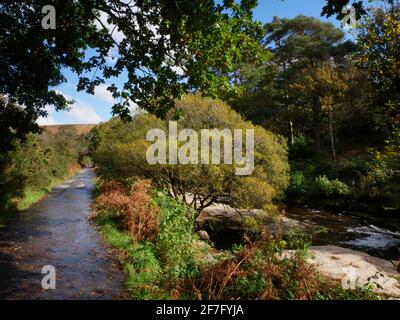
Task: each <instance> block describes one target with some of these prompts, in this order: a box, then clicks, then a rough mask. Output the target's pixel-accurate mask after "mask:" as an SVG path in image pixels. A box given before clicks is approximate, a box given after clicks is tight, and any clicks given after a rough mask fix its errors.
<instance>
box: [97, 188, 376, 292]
mask: <svg viewBox="0 0 400 320" xmlns="http://www.w3.org/2000/svg"><path fill="white" fill-rule="evenodd" d="M133 196H135V195H133ZM115 199H117V198H110V199H109V200H110V201H112V200H115ZM104 200H105V198H103V201H100V202H96V211H95V214H94V216H93V218H95V220H96V223H97V225H98V226H99V229H100V231H101V233H102V234H103V236H104V238H105V240H106V241H107V242H108V243H109V244H110V245H111V246H113V247H114V248H117V249H119V250H120V252H121V253H122V257H123V270H124V271H125V273H126V275H127V279H126V282H125V287H126V289H127V290H129V291H130V292H131V299H135V300H149V299H151V300H158V299H212V300H213V299H217V300H219V299H225V300H231V299H272V300H275V299H284V300H292V299H312V300H370V299H379V296H377V295H376V294H374V293H373V292H372V291H371V290H370V288H360V289H357V290H344V289H341V287H340V284H339V283H336V282H334V281H332V280H330V279H328V278H326V277H325V276H323V275H322V274H320V273H319V272H317V270H315V269H314V268H313V267H312V266H310V265H308V264H307V263H306V259H305V258H306V255H307V253H308V246H309V245H310V239H309V238H308V236H307V235H305V234H299V232H297V231H294V233H293V234H292V236H291V237H290V239H289V240H288V242H285V241H282V240H272V239H271V238H269V237H266V238H265V239H264V240H263V239H260V241H259V242H258V243H255V242H254V243H252V242H249V243H247V242H246V243H244V244H242V245H239V246H236V247H234V248H232V250H231V251H229V252H228V251H224V250H220V251H218V250H216V249H213V248H212V247H210V246H209V245H208V244H207V243H205V242H201V241H199V240H198V238H197V237H196V236H194V234H193V226H192V224H193V221H192V218H191V217H190V216H189V218H188V213H189V211H188V208H187V207H185V206H183V205H182V204H180V203H178V202H176V201H175V200H173V199H171V198H169V197H168V196H165V195H163V194H161V193H154V194H153V201H154V202H155V203H156V204H157V205H158V206H159V208H160V211H159V212H160V219H159V222H160V229H159V234H158V236H157V237H155V238H154V239H153V240H151V241H150V240H148V239H142V240H138V239H137V238H135V237H134V236H132V234H129V233H128V231H126V230H125V231H124V229H123V228H122V225H123V221H124V220H123V219H121V216H120V215H121V212H120V211H118V210H112V209H110V208H107V206H105V207H104V204H105V202H104ZM100 203H102V205H100ZM199 243H202V244H204V246H199ZM285 249H296V250H297V251H296V255H295V256H293V257H292V258H290V257H287V258H285V259H280V258H278V255H279V254H282V253H284V251H285ZM228 253H229V254H228Z"/></svg>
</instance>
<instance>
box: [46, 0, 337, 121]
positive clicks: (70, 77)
mask: <svg viewBox="0 0 400 320" xmlns="http://www.w3.org/2000/svg"><path fill="white" fill-rule="evenodd" d="M258 2H259V5H258V7H257V8H256V9H255V11H254V18H255V19H256V20H259V21H261V22H263V23H266V22H270V21H272V18H273V17H274V16H279V17H282V18H294V17H296V16H297V15H299V14H303V15H306V16H313V17H316V18H319V19H321V20H322V21H329V22H332V23H333V24H335V25H336V26H337V27H340V23H339V22H338V21H337V20H336V19H335V18H333V17H332V18H329V19H327V18H324V17H321V11H322V7H323V6H324V4H325V1H324V0H283V1H282V0H259V1H258ZM114 36H115V37H117V38H118V37H120V36H121V35H119V34H114ZM63 74H64V75H65V77H66V79H67V82H65V83H63V84H61V85H59V86H58V87H56V88H55V90H57V91H59V92H61V93H63V94H64V95H65V96H66V97H67V98H69V99H71V100H74V104H73V105H72V106H71V108H70V110H69V111H58V112H56V111H54V110H53V109H52V108H50V107H49V108H48V110H47V111H48V116H47V117H46V118H40V119H39V120H38V123H39V124H40V125H53V124H96V123H100V122H105V121H107V120H109V119H110V118H111V116H112V115H111V108H112V105H113V104H114V100H113V97H112V96H111V93H109V92H108V91H107V89H106V88H107V86H108V85H110V84H111V83H113V82H115V83H116V84H117V85H118V82H122V80H118V79H116V80H115V81H112V82H110V83H106V84H103V85H101V86H99V87H98V88H96V90H95V94H94V95H90V94H87V93H85V92H78V91H77V90H76V85H77V83H78V78H77V76H76V75H74V74H73V73H72V72H71V71H69V70H68V69H65V70H63Z"/></svg>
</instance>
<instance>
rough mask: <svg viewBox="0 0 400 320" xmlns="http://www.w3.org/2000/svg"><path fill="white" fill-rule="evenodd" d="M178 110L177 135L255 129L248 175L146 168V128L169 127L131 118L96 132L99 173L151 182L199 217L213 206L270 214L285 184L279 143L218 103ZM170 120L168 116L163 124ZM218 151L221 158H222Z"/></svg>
mask: <svg viewBox="0 0 400 320" xmlns="http://www.w3.org/2000/svg"><path fill="white" fill-rule="evenodd" d="M177 108H178V109H179V110H181V111H184V117H183V118H182V119H180V120H179V121H178V132H179V130H181V129H183V128H185V129H193V130H196V131H197V132H199V130H201V129H204V128H210V129H213V128H215V129H220V130H222V129H231V130H232V132H233V129H254V130H255V151H254V157H255V159H254V164H255V168H254V172H253V174H252V175H250V176H238V175H236V174H235V172H236V171H235V169H236V168H237V167H238V166H239V165H238V164H237V163H233V164H219V165H217V164H209V165H206V164H187V165H185V164H181V163H178V164H176V165H173V164H156V165H150V164H149V163H148V162H147V160H146V151H147V150H148V148H149V146H150V145H151V143H150V142H147V141H146V140H145V138H146V134H147V132H148V130H150V129H154V128H164V129H166V127H167V126H168V124H167V122H166V121H165V122H164V121H161V120H160V119H157V118H156V117H154V116H152V115H149V114H144V115H140V116H137V117H135V118H134V119H133V122H132V123H127V124H124V123H122V122H121V121H120V120H117V119H113V120H111V121H110V122H108V123H105V124H103V125H101V126H100V127H99V129H98V137H97V139H96V140H97V143H98V147H97V149H96V151H95V156H94V160H95V161H96V162H97V164H98V172H99V174H100V175H101V176H103V177H105V178H108V179H110V178H113V179H119V180H126V179H128V180H129V179H131V178H132V177H134V176H140V177H144V178H150V179H152V180H153V183H154V184H155V186H156V187H157V188H159V189H162V190H165V191H167V192H169V193H170V195H171V196H174V197H175V198H178V199H180V200H182V201H184V202H186V203H187V204H188V205H190V206H191V207H193V208H195V209H196V210H197V211H198V212H200V211H201V210H202V209H204V208H206V207H208V206H210V205H211V204H213V203H215V202H222V203H226V204H229V205H232V206H234V207H237V208H248V209H254V208H258V209H266V210H268V209H271V206H272V205H273V201H274V200H276V199H279V198H280V197H281V196H282V195H283V192H284V190H285V189H286V187H287V185H288V169H289V168H288V163H287V150H286V147H285V143H284V141H283V139H281V137H279V136H276V135H274V134H272V133H270V132H268V131H266V130H265V129H263V128H261V127H258V126H256V127H254V126H253V125H252V124H251V123H250V122H246V121H244V120H243V119H242V118H241V117H240V116H239V115H238V114H237V113H236V112H234V111H232V110H231V109H230V108H229V107H228V106H227V105H226V104H225V103H223V102H221V101H219V100H212V99H209V98H208V99H204V98H201V97H200V96H199V95H194V96H187V97H186V98H185V99H183V100H181V101H179V102H178V103H177ZM172 113H173V112H172ZM170 117H172V114H171V115H169V118H168V119H171V118H170ZM166 131H167V130H166ZM222 140H223V141H224V139H222ZM183 144H184V143H181V145H179V146H182V145H183ZM200 146H201V144H200V143H199V145H198V147H199V148H200ZM210 150H211V149H210ZM222 150H223V149H222V148H221V153H220V154H221V159H223V156H224V154H225V153H224V152H223V151H222ZM199 155H200V152H199ZM168 156H169V152H167V158H168ZM240 167H241V166H240Z"/></svg>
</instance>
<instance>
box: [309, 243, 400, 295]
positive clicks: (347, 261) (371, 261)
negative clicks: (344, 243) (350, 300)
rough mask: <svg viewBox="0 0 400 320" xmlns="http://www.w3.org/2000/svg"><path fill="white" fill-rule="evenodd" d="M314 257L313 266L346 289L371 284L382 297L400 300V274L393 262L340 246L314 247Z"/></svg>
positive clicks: (311, 259) (311, 258)
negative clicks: (338, 281) (339, 282)
mask: <svg viewBox="0 0 400 320" xmlns="http://www.w3.org/2000/svg"><path fill="white" fill-rule="evenodd" d="M311 253H312V256H311V257H310V258H309V263H311V264H313V265H315V266H316V267H317V269H318V270H320V271H321V272H322V273H323V274H325V275H326V276H328V277H330V278H333V279H337V280H340V281H341V283H342V286H343V287H345V288H351V286H352V285H354V286H357V287H362V286H364V285H366V284H371V285H372V287H373V288H374V291H375V292H377V293H379V294H383V295H385V296H387V297H391V298H400V281H399V280H400V273H399V271H398V270H397V268H396V266H395V265H394V264H393V263H392V262H390V261H387V260H384V259H380V258H376V257H373V256H370V255H369V254H367V253H364V252H359V251H355V250H351V249H346V248H341V247H337V246H320V247H312V248H311Z"/></svg>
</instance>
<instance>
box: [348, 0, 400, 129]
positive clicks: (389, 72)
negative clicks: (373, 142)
mask: <svg viewBox="0 0 400 320" xmlns="http://www.w3.org/2000/svg"><path fill="white" fill-rule="evenodd" d="M357 30H358V34H357V42H358V50H357V52H356V54H355V57H354V58H355V60H356V63H357V65H358V66H359V67H360V68H362V69H365V70H368V79H369V81H370V83H371V88H372V91H373V93H374V95H373V100H374V103H375V107H376V111H375V126H378V127H380V128H381V130H383V131H384V132H385V133H386V135H387V134H389V133H390V132H391V131H392V129H393V127H396V126H398V125H399V123H400V91H399V88H400V46H399V43H400V3H399V2H398V1H396V2H395V3H393V4H392V5H391V6H388V7H386V9H385V8H383V7H379V8H376V9H373V10H370V11H369V13H368V15H367V16H366V17H365V18H364V19H363V20H362V21H361V22H360V24H359V26H358V29H357Z"/></svg>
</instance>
